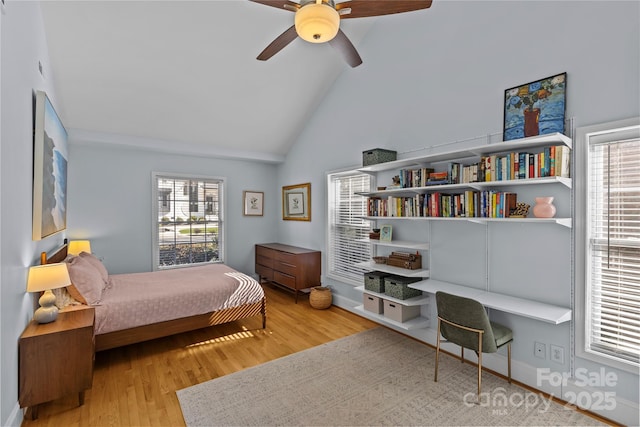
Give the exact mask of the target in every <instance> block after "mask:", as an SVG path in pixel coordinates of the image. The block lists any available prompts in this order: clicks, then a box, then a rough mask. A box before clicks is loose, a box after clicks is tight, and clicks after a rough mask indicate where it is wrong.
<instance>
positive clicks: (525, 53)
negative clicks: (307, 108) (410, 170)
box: [278, 1, 640, 424]
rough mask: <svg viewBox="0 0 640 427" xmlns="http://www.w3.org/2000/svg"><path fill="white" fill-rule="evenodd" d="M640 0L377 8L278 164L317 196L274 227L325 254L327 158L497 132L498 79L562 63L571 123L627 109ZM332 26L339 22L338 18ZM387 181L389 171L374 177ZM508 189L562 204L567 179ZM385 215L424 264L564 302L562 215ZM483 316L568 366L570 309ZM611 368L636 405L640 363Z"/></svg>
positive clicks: (635, 90) (523, 351) (339, 162)
mask: <svg viewBox="0 0 640 427" xmlns="http://www.w3.org/2000/svg"><path fill="white" fill-rule="evenodd" d="M639 6H640V3H638V2H610V1H607V2H604V1H601V2H577V1H560V2H558V1H556V2H504V1H496V2H488V1H450V2H445V1H436V2H434V3H433V5H432V7H431V9H430V10H428V11H425V12H416V13H408V14H401V15H396V16H387V17H384V18H379V19H378V20H377V21H376V24H375V25H374V26H373V27H372V29H371V30H370V32H369V34H368V36H367V38H366V39H365V40H364V41H363V42H362V43H361V44H360V45H359V46H358V50H359V52H360V54H361V56H362V58H363V61H364V64H363V65H362V66H360V67H358V68H355V69H346V70H345V72H344V73H343V74H342V75H341V76H340V77H339V78H338V80H337V81H336V83H335V84H334V86H333V88H332V90H331V91H330V92H329V93H328V94H327V96H326V97H325V99H324V101H323V103H322V104H321V105H320V106H319V107H318V110H317V111H316V113H315V115H314V116H313V117H312V119H311V120H310V121H309V123H308V125H307V127H306V129H305V130H304V132H303V134H302V135H301V137H300V138H299V140H298V142H297V143H296V145H295V146H294V147H293V149H292V150H291V151H290V152H289V153H288V156H287V161H286V163H285V164H284V165H283V166H282V167H281V168H280V170H279V176H278V181H279V184H280V185H289V184H295V183H298V182H306V181H310V182H311V183H312V197H313V209H312V214H313V218H312V221H311V222H310V223H292V222H287V221H281V222H280V224H279V225H280V226H279V232H278V236H279V238H280V241H282V242H284V243H292V244H300V245H303V246H308V247H311V248H315V249H320V250H322V252H323V254H325V253H326V243H325V232H326V231H325V224H326V210H325V209H326V208H325V206H324V204H325V201H326V185H325V184H324V181H325V173H326V172H327V171H330V170H335V169H339V168H343V167H348V166H350V165H358V164H361V152H362V151H363V150H366V149H370V148H374V147H380V148H388V149H393V150H397V151H398V152H399V153H400V156H401V157H403V156H404V157H412V156H415V155H419V154H420V153H421V152H423V151H424V150H422V149H423V148H425V147H431V146H434V145H438V144H443V143H450V142H455V141H460V140H466V139H469V138H474V137H478V136H486V135H487V134H494V133H500V132H501V131H502V121H503V97H504V90H505V89H507V88H511V87H514V86H517V85H520V84H523V83H527V82H530V81H534V80H537V79H540V78H544V77H548V76H551V75H554V74H558V73H561V72H567V73H568V83H567V93H568V95H567V116H568V117H573V118H574V120H575V126H581V125H587V124H592V123H598V122H605V121H609V120H616V119H622V118H627V117H631V116H637V115H638V114H639V112H640V111H639V109H640V100H639V97H640V87H639V78H638V76H639V75H640V66H639V64H640V60H639V52H640V44H639V41H640V33H639V28H640V10H639ZM342 29H343V30H344V31H345V33H347V34H348V23H347V21H344V25H343V28H342ZM447 148H448V149H451V147H447ZM440 149H442V148H440ZM413 150H421V151H417V152H413ZM436 150H438V149H436ZM387 183H389V182H388V180H387V178H385V180H384V181H383V182H381V185H384V184H387ZM518 191H519V192H522V194H519V199H521V198H525V199H526V200H527V201H529V202H530V203H531V202H532V201H533V197H534V196H535V195H542V194H536V193H537V192H544V193H548V192H550V191H551V192H554V193H555V192H557V194H550V195H556V196H557V198H558V204H559V206H558V208H559V212H562V211H563V212H564V213H565V214H568V213H569V212H570V209H571V202H570V192H569V191H567V190H563V189H555V188H554V189H551V188H549V187H548V186H547V187H542V188H535V186H533V188H531V189H528V190H521V189H520V188H519V189H518ZM545 195H546V194H545ZM395 224H398V226H394V234H395V233H396V230H398V231H400V229H405V230H411V231H410V232H411V233H412V234H414V235H416V236H421V235H423V236H425V239H430V241H431V247H432V250H431V253H430V256H431V265H430V268H431V275H432V277H434V278H439V279H442V280H449V281H452V282H457V283H468V284H470V285H472V286H482V284H483V283H484V277H485V275H486V274H489V275H490V284H491V286H492V289H495V290H496V291H499V292H504V293H508V294H512V295H519V296H522V297H530V298H533V299H536V300H539V301H544V302H548V303H552V304H557V305H562V306H566V307H570V306H571V305H572V302H573V301H572V295H571V280H572V274H571V271H572V270H571V233H572V232H571V230H569V229H567V228H563V227H560V226H540V225H535V224H533V225H517V224H494V225H489V226H487V227H488V232H486V230H485V228H484V227H483V226H480V225H477V224H464V225H461V223H457V222H456V223H446V222H438V223H431V224H429V223H427V222H425V223H422V224H420V225H415V224H411V225H405V224H400V223H397V222H396V223H395ZM428 224H429V225H428ZM420 233H422V234H420ZM485 248H487V249H488V251H489V255H488V260H487V262H485V259H484V258H485ZM323 259H324V257H323ZM487 265H488V267H489V269H488V270H487V267H486V266H487ZM323 268H326V264H325V265H323ZM324 283H325V284H330V285H332V286H334V287H335V291H336V294H337V295H338V297H345V298H351V299H355V300H358V299H359V298H361V294H360V293H358V292H354V291H353V289H352V287H350V286H347V285H344V284H340V283H336V282H332V281H329V280H326V279H324ZM433 311H434V310H431V314H430V316H431V320H432V323H431V324H432V325H433V324H434V322H433V320H434V316H435V313H433ZM492 316H493V317H494V318H495V319H496V320H498V321H502V322H503V323H505V324H507V325H509V326H511V327H512V328H513V330H514V334H515V341H514V348H513V356H514V359H515V360H516V361H517V362H518V363H519V366H528V367H531V368H532V370H535V369H534V368H545V367H548V368H550V369H551V370H552V371H569V368H570V366H569V362H568V360H569V357H568V356H569V349H570V348H571V347H572V345H573V344H572V336H571V325H570V324H569V323H565V324H562V325H558V326H555V325H548V324H545V323H542V322H537V321H533V320H528V319H525V318H522V317H518V316H512V315H507V314H504V313H499V312H495V311H494V312H493V314H492ZM430 336H432V337H435V334H431V335H430ZM535 341H541V342H544V343H546V344H547V350H548V349H549V345H550V344H556V345H560V346H562V347H564V348H565V352H566V357H565V360H566V361H567V362H566V363H565V364H563V365H559V364H556V363H554V362H551V361H550V360H549V357H548V356H547V360H541V359H537V358H535V357H534V356H533V346H534V342H535ZM580 366H585V367H587V368H588V369H591V370H593V369H594V368H595V367H594V366H593V365H590V364H587V362H585V361H582V360H576V364H575V366H574V368H577V367H580ZM612 370H613V371H615V370H614V369H612ZM615 372H616V374H617V375H618V378H619V381H618V385H617V387H615V389H614V391H615V393H617V396H618V397H620V398H623V399H628V401H630V402H635V403H636V405H637V402H638V376H637V375H633V374H628V373H625V372H622V371H615ZM534 385H535V383H534ZM636 416H637V414H636ZM634 424H637V418H636V422H635V423H634Z"/></svg>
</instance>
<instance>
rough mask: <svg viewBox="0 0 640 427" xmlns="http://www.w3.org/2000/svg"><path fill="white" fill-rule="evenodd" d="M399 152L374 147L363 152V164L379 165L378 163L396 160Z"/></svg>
mask: <svg viewBox="0 0 640 427" xmlns="http://www.w3.org/2000/svg"><path fill="white" fill-rule="evenodd" d="M397 156H398V153H397V152H396V151H392V150H385V149H382V148H372V149H371V150H366V151H363V152H362V166H371V165H377V164H378V163H386V162H392V161H394V160H396V158H397Z"/></svg>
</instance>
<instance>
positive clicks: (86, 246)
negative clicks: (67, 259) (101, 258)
mask: <svg viewBox="0 0 640 427" xmlns="http://www.w3.org/2000/svg"><path fill="white" fill-rule="evenodd" d="M80 252H87V253H91V242H90V241H89V240H72V241H70V242H69V246H68V247H67V254H69V255H80Z"/></svg>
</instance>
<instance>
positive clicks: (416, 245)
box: [358, 239, 429, 251]
mask: <svg viewBox="0 0 640 427" xmlns="http://www.w3.org/2000/svg"><path fill="white" fill-rule="evenodd" d="M358 242H366V243H371V244H372V245H376V246H389V247H392V248H406V249H415V250H417V251H428V250H429V243H426V242H409V241H407V240H392V241H390V242H383V241H381V240H376V239H360V240H358Z"/></svg>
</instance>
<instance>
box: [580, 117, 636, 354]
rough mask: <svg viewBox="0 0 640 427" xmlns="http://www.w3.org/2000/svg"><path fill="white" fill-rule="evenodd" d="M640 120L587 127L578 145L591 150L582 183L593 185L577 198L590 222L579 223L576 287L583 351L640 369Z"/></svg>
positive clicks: (586, 152) (585, 158) (582, 163)
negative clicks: (581, 326) (579, 307)
mask: <svg viewBox="0 0 640 427" xmlns="http://www.w3.org/2000/svg"><path fill="white" fill-rule="evenodd" d="M631 123H634V122H631ZM635 123H636V125H635V126H633V125H629V123H628V122H627V121H624V122H619V123H615V124H610V125H598V126H592V127H589V128H583V129H581V130H579V131H580V132H579V138H578V141H577V147H576V149H577V150H582V151H584V152H582V153H580V159H578V160H577V163H576V165H578V164H579V165H580V166H581V167H582V166H584V169H582V170H580V172H582V175H581V176H576V182H577V183H580V186H583V185H585V184H586V185H585V187H586V188H580V190H581V191H577V195H576V198H577V199H576V201H577V208H578V215H577V217H576V219H578V218H580V217H584V223H582V222H578V223H577V224H576V225H577V228H578V232H577V234H578V235H580V239H583V240H580V239H578V240H576V249H577V251H578V265H579V270H580V272H579V274H576V279H577V280H576V283H577V287H576V288H577V291H578V292H577V294H579V295H581V296H582V298H581V300H582V301H581V302H582V304H583V307H581V308H582V309H583V310H584V313H583V315H582V318H581V319H580V323H582V324H583V325H584V334H583V336H582V342H581V343H580V344H581V345H580V348H579V349H578V350H579V352H580V355H581V356H584V357H587V358H593V357H594V356H595V357H596V358H597V357H604V358H607V359H609V360H610V361H615V362H614V364H621V365H623V366H624V365H625V364H626V365H630V366H639V365H640V363H639V362H640V125H638V124H637V123H638V121H637V120H636V121H635ZM583 138H584V139H583ZM576 156H578V152H576ZM582 178H584V179H582ZM583 183H584V184H583ZM578 189H579V187H578V186H577V187H576V190H578ZM582 251H584V253H582ZM583 275H584V276H583ZM583 279H584V280H583ZM582 283H584V292H582V290H581V289H580V288H581V284H582ZM578 326H580V325H578Z"/></svg>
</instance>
